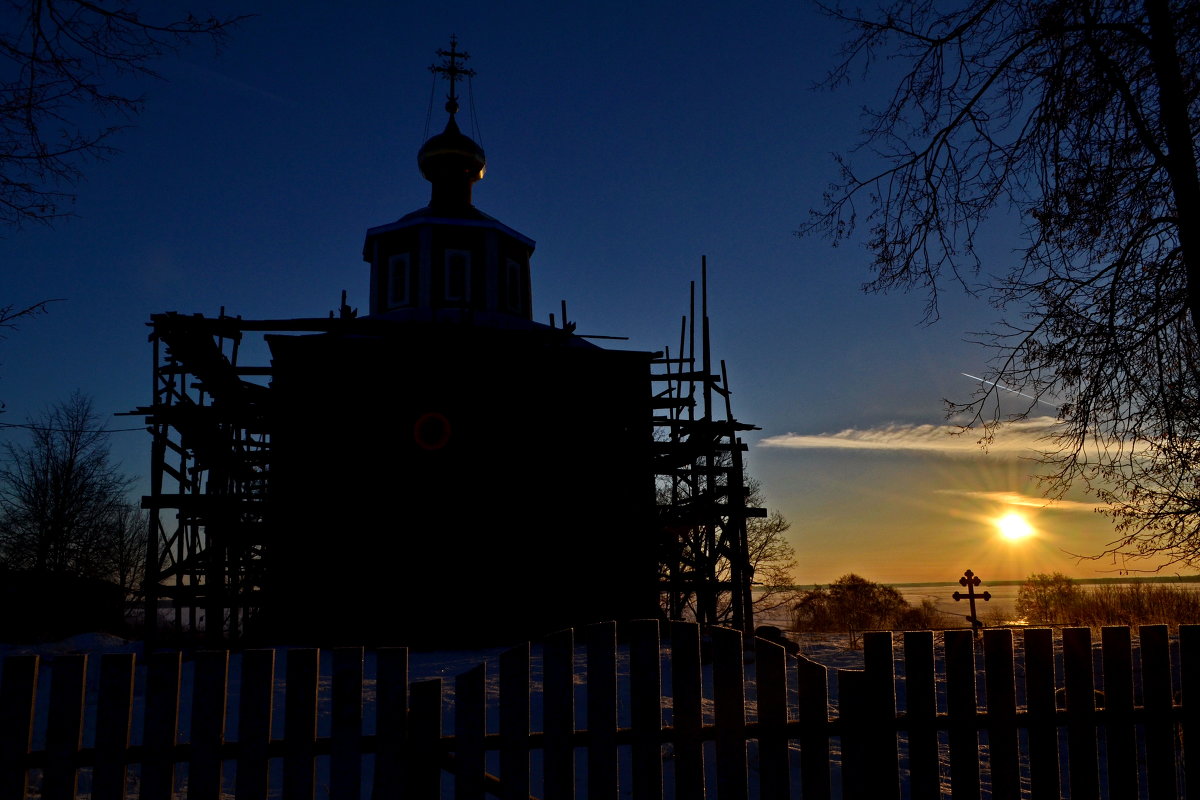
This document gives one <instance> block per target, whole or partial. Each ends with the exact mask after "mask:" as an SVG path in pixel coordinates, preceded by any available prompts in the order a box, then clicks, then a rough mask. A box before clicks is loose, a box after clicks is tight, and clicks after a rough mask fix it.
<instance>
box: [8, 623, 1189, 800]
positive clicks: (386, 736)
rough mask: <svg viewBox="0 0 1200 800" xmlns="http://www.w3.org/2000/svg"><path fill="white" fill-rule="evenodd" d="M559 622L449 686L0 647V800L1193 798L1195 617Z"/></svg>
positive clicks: (397, 669)
mask: <svg viewBox="0 0 1200 800" xmlns="http://www.w3.org/2000/svg"><path fill="white" fill-rule="evenodd" d="M581 634H582V635H581V637H580V638H581V641H579V642H576V641H575V634H574V633H573V632H572V631H565V632H562V633H559V634H556V635H554V636H552V637H549V638H548V639H546V640H545V641H544V642H542V643H541V645H540V646H538V647H532V648H531V647H530V646H529V645H522V646H520V647H517V648H514V649H512V650H509V651H507V652H505V653H503V654H502V655H500V656H499V658H498V662H496V663H493V664H489V665H484V664H480V665H479V666H478V667H475V668H473V669H470V670H468V671H467V672H465V673H463V674H461V675H458V676H457V677H455V678H454V685H453V692H452V693H451V692H447V691H444V687H443V685H442V682H441V681H440V680H432V681H420V682H414V683H411V684H410V682H409V661H408V658H409V656H408V652H407V651H406V650H404V649H402V648H396V649H379V650H377V651H375V652H374V659H373V661H374V665H375V667H374V681H373V685H374V694H373V698H372V697H370V692H366V693H365V692H364V686H366V685H369V684H370V683H371V681H370V676H367V675H364V654H363V651H362V649H360V648H347V649H337V650H335V651H334V652H333V655H332V659H331V664H332V668H331V671H330V672H329V673H327V674H324V675H323V674H321V667H320V665H321V658H320V654H319V653H318V651H316V650H289V651H287V652H286V655H285V660H286V667H285V668H284V667H281V668H280V669H279V670H277V669H276V656H277V653H276V652H275V651H272V650H248V651H245V652H244V653H242V654H240V656H236V657H235V659H237V660H240V664H239V665H238V669H236V670H234V671H232V672H231V669H230V660H231V659H230V656H229V655H228V654H227V653H224V652H199V653H196V654H195V655H194V657H193V658H192V665H191V668H190V671H191V681H190V687H189V686H188V685H185V682H184V681H183V678H184V675H185V673H184V666H183V665H184V659H183V657H182V656H181V654H180V653H179V652H159V653H153V654H151V655H149V656H148V658H147V659H146V663H145V664H144V665H141V664H137V663H136V661H135V658H134V656H133V655H132V654H106V655H103V656H101V657H100V664H99V668H98V669H95V668H93V669H92V670H91V671H89V669H88V658H87V656H86V655H65V656H56V657H54V659H53V662H52V664H50V665H49V672H50V679H49V682H48V687H47V686H46V685H45V683H46V682H45V681H43V682H42V685H41V686H40V687H39V680H38V678H39V669H40V667H41V664H40V663H39V659H38V657H37V656H14V657H10V658H8V659H6V660H5V662H4V665H3V673H2V674H0V799H2V800H10V799H15V798H21V797H38V798H43V800H66V799H67V798H76V797H87V798H91V800H120V799H123V798H129V797H138V798H146V799H147V800H168V799H169V798H176V797H187V798H190V799H195V798H213V799H214V800H215V799H216V798H228V797H231V796H232V797H236V798H239V799H241V798H256V799H258V798H267V797H283V798H287V799H288V800H291V799H292V798H305V799H308V798H314V797H330V798H338V799H340V798H353V799H354V800H359V798H362V797H364V796H369V797H373V798H381V799H382V798H399V797H408V798H422V799H424V798H436V797H439V796H443V794H445V796H453V797H455V798H483V797H485V796H486V797H500V798H506V799H507V800H514V799H515V798H520V800H527V799H528V798H531V797H538V798H546V799H547V800H554V799H555V798H575V797H579V796H584V797H586V798H588V800H600V799H601V798H617V797H633V798H655V799H656V800H658V799H659V798H663V797H664V796H667V797H675V798H687V799H688V800H690V799H691V798H703V797H705V796H706V794H707V796H713V795H714V793H715V796H716V797H718V798H720V800H737V799H738V798H748V797H761V798H772V799H773V798H790V797H797V796H803V797H804V798H806V799H810V798H829V797H831V796H833V797H837V796H841V797H843V798H871V800H893V799H895V800H899V798H900V797H901V796H904V797H911V798H914V800H919V799H921V798H940V797H943V796H947V795H949V796H950V797H952V798H955V800H957V799H958V798H981V797H989V796H990V797H994V798H1015V797H1030V798H1059V797H1063V796H1069V797H1070V798H1072V800H1083V799H1084V798H1089V799H1090V798H1097V800H1099V798H1101V797H1102V796H1103V797H1108V798H1113V799H1114V800H1122V799H1123V798H1138V797H1139V796H1140V797H1149V798H1151V800H1156V799H1157V798H1174V797H1182V796H1186V792H1187V790H1188V789H1190V791H1191V796H1193V797H1195V796H1197V794H1198V793H1200V789H1197V787H1200V752H1197V748H1191V749H1190V750H1189V749H1184V748H1183V746H1182V744H1183V734H1182V733H1181V731H1182V732H1188V731H1189V730H1190V731H1192V732H1193V735H1197V734H1195V733H1194V731H1196V730H1200V723H1198V722H1197V719H1196V717H1197V714H1196V709H1195V705H1196V704H1195V703H1194V702H1191V701H1192V700H1193V698H1194V697H1195V696H1196V695H1197V694H1200V626H1181V628H1180V632H1179V636H1178V638H1177V639H1172V638H1171V637H1169V636H1168V630H1167V628H1166V627H1165V626H1144V627H1142V628H1140V629H1139V631H1138V635H1137V636H1136V638H1135V637H1134V636H1133V635H1132V633H1131V631H1130V629H1128V628H1116V627H1114V628H1104V629H1103V630H1102V632H1101V642H1100V644H1101V647H1100V648H1094V647H1093V642H1092V632H1091V631H1089V630H1088V629H1086V628H1071V629H1065V630H1063V631H1062V634H1061V646H1060V647H1056V646H1055V640H1054V633H1053V632H1052V631H1050V630H1048V629H1030V630H1026V631H1024V632H1023V634H1022V637H1021V638H1022V640H1023V647H1022V649H1021V650H1020V651H1018V650H1016V649H1015V648H1014V636H1013V633H1012V632H1011V631H1009V630H1003V629H997V630H987V631H985V632H984V634H983V637H982V640H981V641H977V640H976V639H975V637H974V636H973V635H972V633H971V632H970V631H947V632H946V633H945V634H944V635H939V636H938V637H935V636H934V635H933V634H931V633H929V632H915V633H904V634H895V635H893V634H890V633H869V634H866V635H865V637H864V658H865V662H864V663H865V668H864V669H863V670H834V671H832V672H833V674H830V673H829V671H827V670H826V668H825V667H823V666H821V665H819V664H817V663H815V662H812V661H809V660H807V659H804V658H802V657H801V658H795V657H792V656H787V655H785V653H784V651H783V649H782V648H780V647H779V646H778V645H776V644H772V643H770V642H765V641H761V640H758V641H756V642H755V643H754V647H753V649H752V650H751V651H749V652H748V651H746V650H744V649H743V643H742V637H741V635H740V634H739V633H738V632H737V631H733V630H729V629H713V630H710V631H707V632H705V634H704V635H703V636H702V635H701V631H700V630H699V629H698V628H697V627H696V626H695V625H689V624H672V626H671V628H670V631H669V636H668V637H666V640H665V641H660V635H659V627H658V623H657V622H655V621H652V620H651V621H637V622H632V623H628V624H627V625H625V626H623V627H622V630H621V636H620V641H618V637H617V628H616V626H614V625H611V624H604V625H597V626H591V627H589V628H587V629H584V630H583V631H582V632H581ZM897 639H899V640H901V641H902V644H903V648H902V652H901V654H900V655H899V657H897V654H895V653H894V652H893V644H894V641H895V640H897ZM938 639H941V642H940V644H939V643H938V641H937V640H938ZM1135 656H1136V657H1135ZM328 661H329V660H327V663H328ZM980 667H982V668H980ZM277 672H278V673H279V674H277ZM231 675H232V676H233V677H235V678H236V681H235V680H232V679H231ZM1056 676H1058V677H1060V678H1061V680H1057V681H1056ZM831 679H832V680H831ZM189 688H190V691H189ZM364 694H366V695H367V696H368V698H369V699H371V700H372V702H370V703H367V704H365V705H364ZM831 698H835V699H836V702H834V703H833V704H831ZM1184 699H1186V700H1188V701H1189V702H1191V708H1188V707H1187V706H1185V705H1184V703H1183V700H1184ZM280 706H282V708H281V707H280ZM531 708H533V709H540V713H536V714H531ZM364 709H365V710H366V711H367V712H369V713H366V714H364ZM664 787H665V789H664ZM1139 791H1140V792H1141V794H1139ZM1068 792H1069V794H1068Z"/></svg>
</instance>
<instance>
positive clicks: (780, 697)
mask: <svg viewBox="0 0 1200 800" xmlns="http://www.w3.org/2000/svg"><path fill="white" fill-rule="evenodd" d="M786 657H787V653H786V652H785V651H784V649H783V647H781V646H780V645H778V644H776V643H775V642H768V641H766V640H765V639H755V640H754V685H755V700H756V705H757V707H758V727H759V736H758V779H759V796H760V797H761V798H762V800H787V799H788V798H789V797H791V785H790V782H791V765H790V764H789V756H788V740H787V733H786V730H787V721H788V704H787V660H786Z"/></svg>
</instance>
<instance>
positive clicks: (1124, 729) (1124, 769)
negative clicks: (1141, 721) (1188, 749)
mask: <svg viewBox="0 0 1200 800" xmlns="http://www.w3.org/2000/svg"><path fill="white" fill-rule="evenodd" d="M1131 638H1132V637H1130V635H1129V628H1119V627H1107V628H1103V629H1101V631H1100V646H1101V648H1102V649H1103V651H1104V655H1103V659H1104V715H1105V716H1104V748H1105V761H1106V762H1107V764H1108V770H1107V772H1108V794H1109V797H1137V796H1138V779H1137V741H1136V739H1135V737H1134V727H1133V651H1132V641H1131Z"/></svg>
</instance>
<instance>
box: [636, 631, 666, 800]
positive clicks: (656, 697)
mask: <svg viewBox="0 0 1200 800" xmlns="http://www.w3.org/2000/svg"><path fill="white" fill-rule="evenodd" d="M627 631H628V633H629V712H630V722H631V724H632V734H633V748H632V749H633V786H632V788H633V797H634V800H662V796H663V774H662V743H661V741H660V737H661V735H662V671H661V668H660V663H661V655H660V648H659V640H658V620H656V619H639V620H633V621H632V622H630V623H629V625H628V628H627Z"/></svg>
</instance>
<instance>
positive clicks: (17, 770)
mask: <svg viewBox="0 0 1200 800" xmlns="http://www.w3.org/2000/svg"><path fill="white" fill-rule="evenodd" d="M39 665H40V661H39V659H38V657H37V656H9V657H8V658H6V659H4V673H3V675H0V797H24V796H25V790H26V788H27V785H28V781H29V771H28V770H27V769H26V766H25V759H26V757H27V756H28V754H29V748H30V745H31V743H32V741H33V715H34V701H35V700H36V698H37V681H38V666H39Z"/></svg>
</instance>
